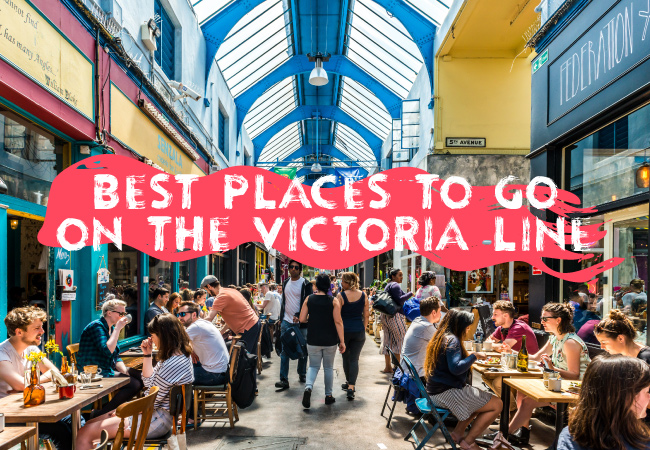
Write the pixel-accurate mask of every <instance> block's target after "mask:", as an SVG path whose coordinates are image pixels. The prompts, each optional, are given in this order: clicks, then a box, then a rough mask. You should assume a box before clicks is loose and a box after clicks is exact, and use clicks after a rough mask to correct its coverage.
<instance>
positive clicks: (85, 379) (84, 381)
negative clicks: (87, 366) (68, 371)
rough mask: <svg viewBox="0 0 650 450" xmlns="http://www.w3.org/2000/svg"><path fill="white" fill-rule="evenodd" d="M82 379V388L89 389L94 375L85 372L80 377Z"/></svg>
mask: <svg viewBox="0 0 650 450" xmlns="http://www.w3.org/2000/svg"><path fill="white" fill-rule="evenodd" d="M80 378H81V387H82V388H84V387H87V386H88V385H89V384H90V382H91V381H92V379H93V374H92V373H89V372H83V373H82V374H81V375H80Z"/></svg>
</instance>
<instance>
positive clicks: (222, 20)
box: [201, 0, 437, 92]
mask: <svg viewBox="0 0 650 450" xmlns="http://www.w3.org/2000/svg"><path fill="white" fill-rule="evenodd" d="M263 1H264V0H234V1H233V2H231V3H229V4H228V5H226V6H224V7H223V8H221V9H220V10H219V11H216V12H215V13H214V14H212V15H211V16H210V17H208V18H207V19H205V20H204V21H203V22H202V23H201V30H202V31H203V36H204V37H205V40H206V50H205V56H206V65H205V70H206V79H207V78H208V75H209V74H210V70H211V69H212V65H213V63H214V62H215V56H216V55H217V51H218V50H219V46H221V44H222V43H223V41H224V39H225V38H226V37H227V36H228V33H229V32H230V30H231V29H232V28H233V27H234V26H235V25H236V24H237V22H239V20H241V19H242V18H243V17H244V16H245V15H246V14H247V13H248V12H250V11H252V10H253V9H254V8H255V7H256V6H258V5H259V4H261V3H262V2H263ZM372 1H373V2H375V3H376V4H378V5H379V6H381V7H383V8H384V9H386V10H387V11H388V12H389V13H390V14H391V15H392V16H394V17H395V18H396V19H397V20H399V21H400V22H401V23H402V25H403V26H404V28H405V29H406V31H407V32H408V33H409V35H410V36H411V38H412V39H413V41H414V42H415V44H416V45H417V47H418V49H419V50H420V53H421V54H422V58H423V60H424V65H425V66H426V67H427V72H428V75H429V85H430V87H431V92H433V40H434V37H435V35H436V30H437V27H436V25H435V24H434V23H433V22H431V21H430V20H429V19H428V18H426V17H425V16H424V15H422V14H421V13H420V12H419V11H417V10H416V9H415V8H413V7H412V6H411V5H410V4H408V3H407V2H406V1H404V0H372Z"/></svg>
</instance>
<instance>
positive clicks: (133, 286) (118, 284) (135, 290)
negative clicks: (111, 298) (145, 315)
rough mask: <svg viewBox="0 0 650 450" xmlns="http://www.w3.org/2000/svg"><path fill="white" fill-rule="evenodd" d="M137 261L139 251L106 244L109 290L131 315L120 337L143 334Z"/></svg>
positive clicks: (124, 246) (123, 246)
mask: <svg viewBox="0 0 650 450" xmlns="http://www.w3.org/2000/svg"><path fill="white" fill-rule="evenodd" d="M138 261H139V252H138V251H137V250H136V249H134V248H132V247H129V246H128V245H122V251H120V250H119V249H118V248H117V247H116V246H115V245H114V244H112V243H111V244H108V271H109V272H110V278H109V281H108V288H109V291H110V293H112V294H114V295H115V298H117V299H120V300H124V301H125V302H126V312H128V313H129V314H131V316H132V317H133V320H132V321H131V323H130V324H128V325H127V326H126V327H124V330H125V331H124V334H123V335H122V336H120V337H121V338H122V339H123V338H128V337H133V336H138V335H140V334H144V333H143V332H142V323H141V322H142V321H141V320H140V310H141V305H140V302H139V301H138V299H139V298H140V286H139V283H138Z"/></svg>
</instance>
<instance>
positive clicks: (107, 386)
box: [0, 377, 129, 450]
mask: <svg viewBox="0 0 650 450" xmlns="http://www.w3.org/2000/svg"><path fill="white" fill-rule="evenodd" d="M98 384H99V385H102V386H103V387H101V388H97V389H79V388H77V392H75V394H74V398H70V399H64V400H59V394H57V392H56V388H55V387H54V384H52V383H51V382H50V383H44V384H43V387H44V388H45V403H43V404H42V405H38V406H32V407H31V408H25V405H24V404H23V394H22V392H21V393H19V394H10V395H8V396H6V397H4V398H2V399H0V411H2V412H3V413H4V414H5V422H6V423H26V424H27V425H28V426H32V427H34V429H35V430H36V432H35V435H34V436H32V437H30V438H29V441H28V444H29V445H28V448H29V450H37V449H38V423H39V422H45V423H54V422H58V421H59V420H61V419H63V418H64V417H65V416H67V415H68V414H71V415H72V448H73V449H74V445H75V440H76V439H77V431H79V426H80V423H81V422H80V417H81V408H83V407H84V406H86V405H89V404H91V403H93V402H94V401H95V400H99V399H100V398H102V397H104V396H105V395H108V394H110V393H111V392H114V391H116V390H118V389H119V388H121V387H122V386H126V385H127V384H129V377H115V378H104V379H102V380H99V381H96V382H93V383H91V385H98ZM6 429H8V428H6Z"/></svg>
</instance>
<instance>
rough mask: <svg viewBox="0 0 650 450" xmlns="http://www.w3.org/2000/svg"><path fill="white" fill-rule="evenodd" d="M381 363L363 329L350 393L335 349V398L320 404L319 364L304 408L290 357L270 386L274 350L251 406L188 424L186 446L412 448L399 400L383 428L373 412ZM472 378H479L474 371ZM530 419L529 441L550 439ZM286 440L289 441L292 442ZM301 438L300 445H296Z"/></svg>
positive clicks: (276, 363)
mask: <svg viewBox="0 0 650 450" xmlns="http://www.w3.org/2000/svg"><path fill="white" fill-rule="evenodd" d="M383 365H384V357H383V356H382V355H380V354H379V348H378V346H377V344H376V343H375V342H374V340H373V337H372V336H368V335H367V341H366V345H365V346H364V348H363V351H362V353H361V360H360V371H359V372H360V373H359V379H358V380H357V396H356V399H355V400H354V401H348V400H347V399H346V398H345V392H344V391H342V390H341V389H340V385H341V383H342V382H343V381H344V380H343V378H344V376H343V366H342V361H341V357H340V355H339V354H338V353H337V357H336V360H335V369H336V372H335V378H334V396H335V397H336V403H334V404H333V405H331V406H325V402H324V401H325V392H324V385H323V371H322V369H321V371H320V372H319V374H318V378H317V380H316V383H315V385H314V392H313V394H312V404H311V408H310V409H309V410H308V411H306V410H304V409H303V407H302V405H301V403H300V402H301V400H302V393H303V389H304V383H299V382H298V375H297V374H296V362H295V361H292V362H291V370H290V374H289V383H290V384H291V388H290V389H288V390H286V391H283V392H276V388H275V386H274V384H275V382H276V381H277V380H278V376H279V371H280V358H279V357H277V355H275V353H274V354H273V357H272V358H271V360H268V361H267V360H266V359H265V363H264V371H263V372H262V374H261V375H259V376H258V387H259V396H258V397H257V399H256V400H255V402H254V403H253V405H252V406H251V407H249V408H246V409H245V410H240V412H239V422H237V423H236V424H235V428H234V429H232V430H231V429H230V427H229V425H223V422H218V423H216V424H215V423H210V422H208V423H206V424H204V425H203V426H201V427H200V428H199V429H198V430H197V431H194V430H193V429H192V430H188V434H187V444H188V448H191V449H192V450H214V449H216V448H219V450H221V449H227V448H233V449H235V448H237V449H246V448H258V449H259V448H274V449H278V448H282V449H292V448H297V449H301V450H302V449H303V448H304V449H328V450H337V449H340V450H349V449H378V448H379V449H384V448H388V449H404V450H407V449H413V447H414V446H413V443H412V442H405V441H404V440H403V438H404V436H405V435H406V434H407V433H408V431H409V429H410V428H411V427H412V426H413V424H414V423H415V421H414V419H412V418H411V417H410V416H407V415H406V413H405V408H404V405H403V404H400V403H398V404H397V408H396V410H395V416H394V418H393V423H392V428H391V429H388V428H386V419H384V418H383V417H381V416H380V415H379V413H380V411H381V407H382V404H383V401H384V398H385V396H386V389H387V387H388V384H387V383H388V375H384V374H382V373H380V369H381V368H383ZM474 378H475V379H477V378H478V379H479V380H480V377H476V376H475V377H474ZM482 388H483V389H485V387H482ZM533 423H534V427H535V429H534V431H533V434H532V436H531V444H532V445H531V447H532V448H534V449H545V448H547V447H548V446H549V445H551V444H552V442H553V440H552V439H553V428H552V427H547V426H546V425H543V424H541V423H540V422H539V421H537V420H533ZM253 436H254V437H255V439H251V440H246V441H248V442H241V441H240V439H237V438H236V437H253ZM278 437H286V438H294V439H290V440H285V442H284V443H280V442H277V440H275V441H276V443H273V441H274V439H271V438H278ZM301 439H302V440H301ZM238 441H239V442H238ZM286 441H293V445H292V443H291V442H286ZM303 442H304V445H297V444H301V443H303ZM430 443H431V445H430V446H427V448H434V447H437V448H445V447H444V444H445V442H444V438H443V437H442V434H441V433H439V432H438V433H436V435H434V437H433V438H432V439H431V441H430ZM382 444H383V445H382ZM384 446H385V447H384ZM446 448H450V447H449V446H447V447H446Z"/></svg>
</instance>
